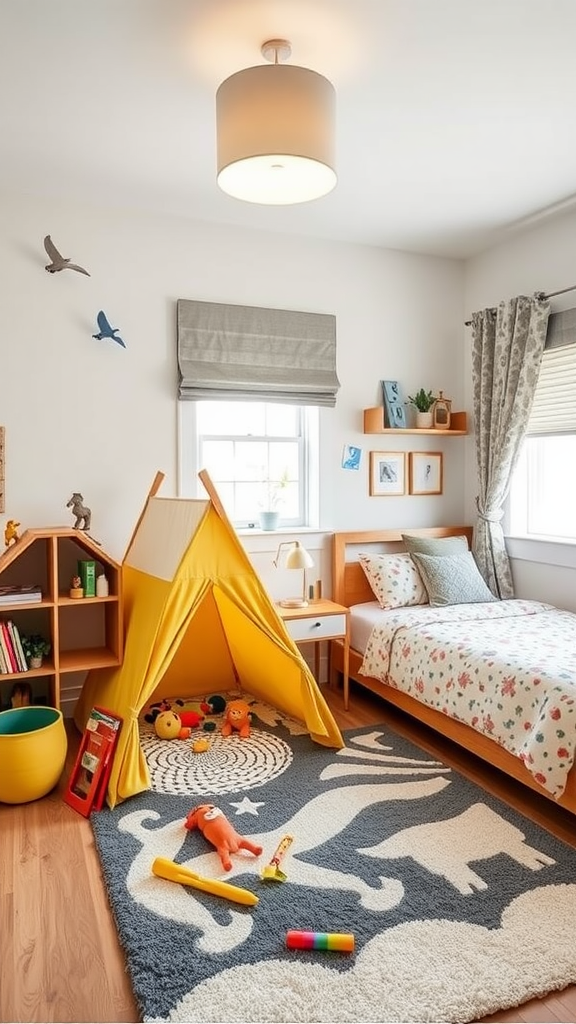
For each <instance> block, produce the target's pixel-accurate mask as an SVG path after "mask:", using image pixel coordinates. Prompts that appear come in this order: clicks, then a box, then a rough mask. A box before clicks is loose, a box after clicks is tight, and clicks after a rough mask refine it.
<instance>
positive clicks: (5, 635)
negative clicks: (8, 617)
mask: <svg viewBox="0 0 576 1024" xmlns="http://www.w3.org/2000/svg"><path fill="white" fill-rule="evenodd" d="M0 643H1V644H2V650H3V651H4V657H5V658H6V663H7V665H8V666H9V668H8V672H19V671H20V669H19V668H18V662H17V661H16V655H15V654H14V650H13V648H12V639H11V637H10V633H9V631H8V626H7V625H6V623H5V622H0Z"/></svg>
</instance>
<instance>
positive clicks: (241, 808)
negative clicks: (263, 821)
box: [230, 796, 264, 817]
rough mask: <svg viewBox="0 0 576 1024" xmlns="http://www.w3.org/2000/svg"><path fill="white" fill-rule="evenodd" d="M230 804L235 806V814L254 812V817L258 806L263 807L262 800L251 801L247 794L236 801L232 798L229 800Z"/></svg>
mask: <svg viewBox="0 0 576 1024" xmlns="http://www.w3.org/2000/svg"><path fill="white" fill-rule="evenodd" d="M230 804H231V806H232V807H236V814H255V815H256V817H258V808H259V807H264V801H263V800H261V801H260V802H258V801H253V800H251V799H250V797H249V796H245V797H244V799H243V800H240V801H238V802H236V803H235V802H234V800H231V801H230Z"/></svg>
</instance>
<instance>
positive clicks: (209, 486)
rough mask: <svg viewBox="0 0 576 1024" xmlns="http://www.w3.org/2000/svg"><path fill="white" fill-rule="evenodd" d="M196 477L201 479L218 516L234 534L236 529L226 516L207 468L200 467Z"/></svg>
mask: <svg viewBox="0 0 576 1024" xmlns="http://www.w3.org/2000/svg"><path fill="white" fill-rule="evenodd" d="M198 477H199V479H200V480H201V481H202V483H203V485H204V489H205V490H206V493H207V494H208V497H209V498H210V501H211V502H212V504H213V505H214V508H215V509H216V511H217V513H218V515H219V516H220V518H221V519H223V520H224V522H225V523H228V525H229V526H230V527H231V529H232V533H233V534H235V533H236V531H235V529H234V527H233V526H232V524H231V523H230V520H229V519H228V516H227V515H226V511H225V509H224V505H223V504H222V502H221V501H220V495H219V494H218V491H217V490H216V488H215V487H214V484H213V483H212V480H211V478H210V474H209V473H208V470H206V469H201V470H200V472H199V473H198Z"/></svg>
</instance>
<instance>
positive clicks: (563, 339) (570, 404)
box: [526, 309, 576, 436]
mask: <svg viewBox="0 0 576 1024" xmlns="http://www.w3.org/2000/svg"><path fill="white" fill-rule="evenodd" d="M526 432H527V434H530V435H532V436H534V435H538V434H540V435H542V434H563V433H570V434H573V433H576V309H566V310H564V311H563V312H562V313H552V314H551V316H550V318H549V320H548V332H547V334H546V345H545V347H544V353H543V355H542V362H541V364H540V373H539V376H538V383H537V385H536V393H535V395H534V401H533V403H532V409H531V411H530V419H529V421H528V429H527V431H526Z"/></svg>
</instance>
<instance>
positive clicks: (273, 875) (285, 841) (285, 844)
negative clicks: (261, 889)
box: [260, 836, 294, 882]
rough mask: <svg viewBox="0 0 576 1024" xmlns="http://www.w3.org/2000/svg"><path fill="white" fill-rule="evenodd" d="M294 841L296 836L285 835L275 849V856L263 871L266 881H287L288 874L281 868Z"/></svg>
mask: <svg viewBox="0 0 576 1024" xmlns="http://www.w3.org/2000/svg"><path fill="white" fill-rule="evenodd" d="M293 842H294V836H283V837H282V839H281V840H280V842H279V843H278V846H277V847H276V849H275V851H274V856H273V857H272V859H271V860H270V862H269V863H268V864H267V865H266V867H265V868H264V870H263V871H262V873H261V876H260V877H261V878H262V880H263V881H264V882H285V881H286V877H287V876H286V875H285V874H284V872H283V871H281V870H280V864H281V863H282V861H283V860H284V857H285V855H286V852H287V850H288V849H289V848H290V846H291V845H292V843H293Z"/></svg>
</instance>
